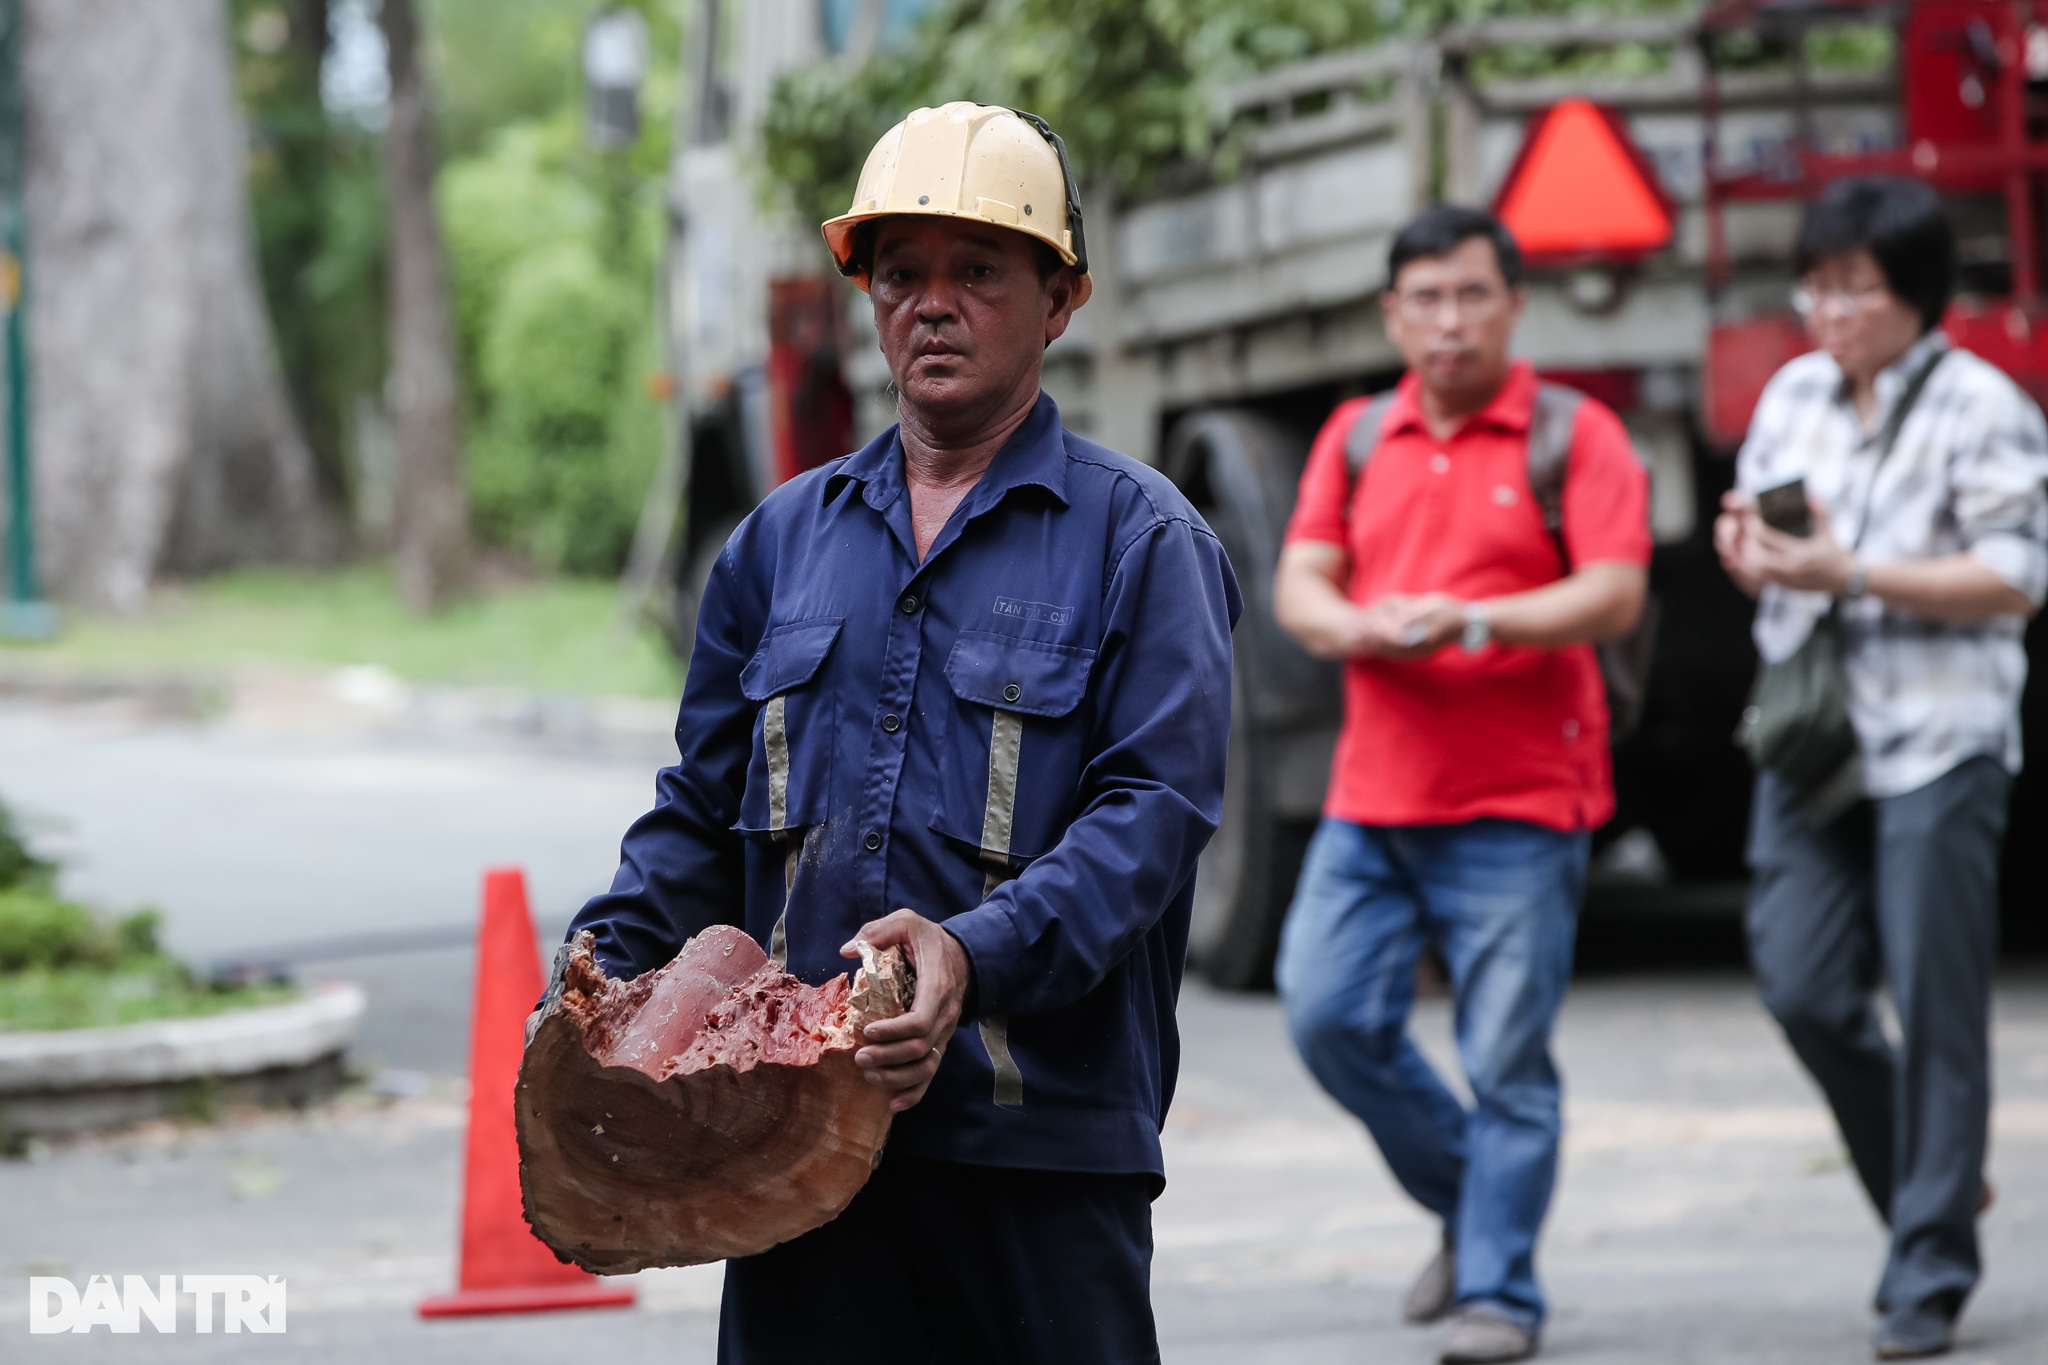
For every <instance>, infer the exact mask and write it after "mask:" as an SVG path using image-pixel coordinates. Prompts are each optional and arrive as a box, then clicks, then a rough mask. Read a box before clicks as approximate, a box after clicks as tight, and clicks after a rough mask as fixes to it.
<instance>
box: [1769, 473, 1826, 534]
mask: <svg viewBox="0 0 2048 1365" xmlns="http://www.w3.org/2000/svg"><path fill="white" fill-rule="evenodd" d="M1756 510H1757V515H1758V516H1761V517H1762V518H1763V519H1764V525H1766V526H1768V527H1771V528H1772V529H1773V530H1777V531H1783V532H1784V533H1785V534H1786V535H1791V536H1810V535H1812V534H1813V509H1812V508H1810V507H1808V506H1807V505H1806V480H1805V479H1794V480H1792V481H1791V482H1790V483H1781V484H1779V485H1778V486H1777V487H1776V488H1766V489H1765V490H1764V491H1763V492H1761V493H1759V494H1757V495H1756Z"/></svg>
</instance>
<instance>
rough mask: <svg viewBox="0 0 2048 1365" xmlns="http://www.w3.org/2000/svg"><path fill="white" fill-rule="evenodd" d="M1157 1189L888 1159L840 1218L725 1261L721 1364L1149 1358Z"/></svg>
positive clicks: (1044, 1364) (1076, 1176) (904, 1364)
mask: <svg viewBox="0 0 2048 1365" xmlns="http://www.w3.org/2000/svg"><path fill="white" fill-rule="evenodd" d="M1155 1188H1156V1185H1155V1181H1154V1180H1153V1178H1152V1177H1151V1176H1149V1175H1094V1174H1082V1173H1070V1172H1064V1171H1025V1170H1010V1169H1005V1168H1002V1167H995V1166H968V1165H960V1164H956V1163H952V1162H943V1161H924V1160H920V1159H918V1158H915V1157H907V1156H897V1155H886V1156H884V1157H883V1159H882V1164H881V1166H880V1168H879V1169H877V1170H876V1172H875V1174H874V1178H873V1179H871V1180H869V1181H868V1183H867V1185H866V1186H865V1187H864V1188H863V1189H862V1190H861V1192H860V1193H859V1194H857V1195H855V1196H854V1200H853V1202H852V1203H851V1204H849V1205H848V1206H847V1208H846V1211H845V1212H844V1213H842V1214H840V1215H839V1217H837V1218H835V1219H834V1220H832V1221H831V1222H830V1223H827V1224H826V1225H825V1226H824V1227H821V1228H819V1229H817V1230H816V1231H815V1232H810V1233H806V1234H805V1235H804V1236H802V1237H799V1238H797V1239H796V1240H794V1241H791V1242H785V1243H783V1244H782V1245H781V1246H779V1247H775V1248H773V1249H771V1250H769V1251H766V1252H763V1253H762V1254H761V1255H759V1256H749V1257H746V1258H744V1259H742V1260H736V1261H728V1262H726V1266H725V1299H724V1302H723V1304H722V1306H721V1308H720V1312H719V1320H718V1359H719V1362H720V1365H813V1363H814V1362H818V1361H831V1362H833V1365H870V1363H871V1362H872V1365H927V1362H930V1363H931V1365H940V1363H941V1362H943V1363H944V1365H955V1363H956V1362H960V1361H970V1360H971V1361H975V1362H977V1365H1097V1363H1098V1362H1099V1365H1149V1363H1150V1362H1154V1361H1157V1360H1158V1359H1159V1342H1158V1336H1157V1333H1156V1332H1155V1330H1154V1328H1153V1323H1152V1196H1153V1193H1154V1190H1155Z"/></svg>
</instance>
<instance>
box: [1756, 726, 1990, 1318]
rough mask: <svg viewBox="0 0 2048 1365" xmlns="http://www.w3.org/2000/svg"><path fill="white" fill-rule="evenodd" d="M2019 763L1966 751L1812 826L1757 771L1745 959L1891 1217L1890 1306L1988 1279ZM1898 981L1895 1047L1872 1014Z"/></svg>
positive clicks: (1951, 1297)
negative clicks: (1980, 1228)
mask: <svg viewBox="0 0 2048 1365" xmlns="http://www.w3.org/2000/svg"><path fill="white" fill-rule="evenodd" d="M2011 787H2012V778H2011V777H2010V776H2009V775H2008V774H2007V772H2006V771H2005V769H2004V768H2003V767H2002V766H2000V765H1999V764H1998V763H1997V762H1996V761H1994V760H1992V759H1990V758H1973V759H1971V760H1969V761H1968V762H1966V763H1963V764H1961V765H1960V766H1958V767H1956V768H1954V769H1952V770H1950V771H1949V772H1948V773H1947V774H1945V775H1944V776H1942V777H1938V778H1936V779H1935V780H1934V781H1932V782H1930V783H1928V784H1927V785H1926V786H1924V787H1921V788H1918V789H1917V790H1914V791H1910V792H1907V793H1905V794H1904V795H1902V796H1893V797H1886V798H1883V799H1881V800H1876V801H1866V802H1863V803H1862V804H1860V805H1858V806H1857V807H1855V808H1854V809H1853V810H1851V811H1850V812H1849V813H1848V814H1846V815H1844V816H1842V817H1840V818H1839V819H1837V820H1835V821H1833V822H1832V823H1830V824H1827V825H1825V826H1822V827H1821V828H1818V829H1815V828H1813V827H1812V826H1810V825H1809V824H1808V823H1807V821H1806V818H1805V817H1804V816H1803V815H1802V814H1801V813H1800V811H1799V807H1798V803H1797V799H1796V797H1795V795H1794V794H1793V793H1792V792H1791V791H1790V790H1789V789H1787V787H1786V786H1785V784H1784V783H1783V782H1781V781H1780V780H1778V779H1777V778H1775V777H1773V776H1772V775H1771V774H1769V773H1765V774H1764V775H1763V776H1762V777H1761V778H1760V779H1759V780H1758V782H1757V789H1756V806H1755V810H1754V814H1753V815H1752V817H1751V827H1750V847H1749V859H1750V866H1751V868H1752V869H1753V870H1754V872H1755V874H1756V875H1755V880H1754V881H1753V882H1752V884H1751V891H1750V904H1749V943H1750V956H1751V958H1752V959H1753V961H1754V962H1755V964H1756V972H1757V978H1758V981H1759V984H1760V986H1761V990H1762V994H1763V1000H1764V1004H1765V1006H1766V1007H1768V1008H1769V1010H1770V1011H1771V1013H1772V1014H1773V1015H1775V1016H1776V1017H1777V1020H1778V1023H1779V1025H1780V1026H1781V1027H1782V1028H1783V1029H1784V1030H1785V1037H1786V1040H1787V1041H1788V1042H1790V1043H1791V1044H1792V1050H1793V1051H1794V1052H1796V1053H1798V1054H1799V1060H1800V1061H1801V1062H1803V1063H1805V1065H1806V1069H1807V1070H1808V1071H1810V1072H1811V1073H1813V1078H1814V1080H1815V1081H1817V1082H1819V1084H1820V1088H1821V1090H1822V1091H1823V1092H1824V1093H1825V1094H1826V1095H1827V1099H1828V1104H1829V1106H1830V1107H1831V1108H1832V1109H1833V1110H1834V1112H1835V1121H1836V1122H1837V1123H1838V1124H1840V1125H1841V1129H1842V1139H1843V1141H1844V1142H1845V1143H1846V1144H1847V1146H1848V1148H1849V1156H1850V1159H1851V1160H1852V1161H1853V1162H1854V1163H1855V1165H1856V1174H1857V1175H1858V1176H1859V1177H1861V1179H1862V1181H1863V1188H1864V1189H1865V1190H1866V1191H1868V1192H1869V1195H1870V1199H1871V1202H1872V1203H1873V1204H1875V1205H1876V1206H1877V1211H1878V1213H1879V1214H1880V1215H1882V1216H1883V1217H1884V1219H1885V1221H1886V1222H1887V1223H1888V1224H1889V1225H1890V1227H1891V1239H1892V1245H1891V1255H1890V1257H1889V1259H1888V1261H1887V1263H1886V1265H1885V1271H1884V1279H1883V1281H1882V1282H1881V1284H1880V1285H1879V1287H1878V1293H1877V1299H1878V1306H1879V1307H1880V1308H1891V1307H1904V1306H1906V1305H1908V1304H1915V1303H1921V1302H1924V1301H1926V1300H1929V1299H1934V1300H1937V1301H1940V1302H1942V1303H1943V1304H1945V1305H1946V1306H1947V1307H1948V1308H1950V1309H1951V1310H1953V1309H1954V1308H1956V1307H1959V1306H1960V1305H1961V1303H1962V1301H1963V1299H1964V1298H1965V1297H1967V1296H1968V1294H1969V1292H1970V1290H1971V1289H1972V1288H1974V1287H1975V1285H1976V1283H1977V1276H1978V1253H1977V1206H1978V1201H1979V1199H1980V1198H1981V1197H1982V1193H1983V1183H1982V1182H1983V1173H1984V1148H1985V1142H1986V1139H1987V1137H1988V1129H1989V1124H1990V1114H1991V1075H1990V1072H1991V1036H1990V1023H1991V1021H1990V1008H1991V968H1992V964H1993V962H1994V960H1995V959H1996V957H1997V954H1998V855H1999V847H2000V844H2001V843H2002V842H2003V839H2004V835H2005V816H2006V797H2007V794H2008V793H2009V792H2010V790H2011ZM1880 976H1881V977H1882V979H1883V980H1884V981H1885V982H1886V983H1887V984H1888V985H1889V986H1890V987H1891V996H1892V1003H1893V1005H1894V1006H1895V1007H1896V1009H1897V1011H1898V1017H1899V1032H1900V1039H1899V1044H1898V1046H1897V1047H1894V1046H1893V1045H1892V1043H1891V1042H1890V1041H1889V1040H1888V1039H1887V1038H1886V1037H1885V1035H1884V1031H1883V1029H1882V1028H1881V1027H1880V1025H1879V1021H1878V1014H1877V1000H1876V992H1877V984H1878V981H1879V979H1880Z"/></svg>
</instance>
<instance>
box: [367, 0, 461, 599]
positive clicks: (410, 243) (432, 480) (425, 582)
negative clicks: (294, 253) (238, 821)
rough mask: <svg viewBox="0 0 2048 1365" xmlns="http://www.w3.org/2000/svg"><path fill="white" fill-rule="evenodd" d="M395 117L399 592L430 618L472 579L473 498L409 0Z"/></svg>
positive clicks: (387, 1) (393, 399) (392, 43)
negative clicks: (467, 483)
mask: <svg viewBox="0 0 2048 1365" xmlns="http://www.w3.org/2000/svg"><path fill="white" fill-rule="evenodd" d="M382 22H383V25H384V41H385V44H386V46H387V48H388V49H389V53H390V58H389V60H390V64H391V121H390V123H389V125H388V126H387V127H386V129H385V133H384V175H385V181H386V197H387V200H388V202H389V206H390V207H389V209H388V213H389V219H388V221H389V233H388V236H389V241H388V244H387V247H386V251H387V260H388V261H389V266H388V269H389V271H390V274H389V277H388V278H389V286H390V316H391V323H390V326H391V381H390V384H389V386H388V389H387V399H388V401H389V403H390V407H391V419H392V427H393V436H394V439H395V441H396V444H397V447H398V508H397V526H396V528H395V530H396V540H397V556H396V558H397V567H398V586H399V591H400V592H401V593H402V594H403V595H404V597H405V601H406V605H408V606H409V607H411V608H412V609H413V610H414V611H420V612H425V611H432V610H434V609H435V608H437V607H439V606H440V605H441V604H442V603H444V602H446V601H447V600H448V598H449V597H450V596H451V595H453V594H455V593H459V592H460V591H462V589H463V588H465V587H466V586H467V585H468V581H469V568H470V557H469V497H468V494H467V491H466V490H465V488H464V486H463V479H462V413H461V407H460V403H461V395H460V393H459V392H458V390H457V386H456V368H455V326H454V321H453V319H452V318H451V316H450V313H449V303H448V264H447V254H446V252H445V250H444V248H443V246H442V242H441V223H440V219H439V217H438V216H437V215H436V213H435V209H434V167H435V160H436V157H435V148H434V125H433V108H432V103H431V101H430V100H429V99H428V96H427V85H426V75H425V73H424V72H423V71H421V69H420V63H419V48H420V43H419V22H418V11H417V9H416V8H415V6H414V3H413V0H384V3H383V7H382Z"/></svg>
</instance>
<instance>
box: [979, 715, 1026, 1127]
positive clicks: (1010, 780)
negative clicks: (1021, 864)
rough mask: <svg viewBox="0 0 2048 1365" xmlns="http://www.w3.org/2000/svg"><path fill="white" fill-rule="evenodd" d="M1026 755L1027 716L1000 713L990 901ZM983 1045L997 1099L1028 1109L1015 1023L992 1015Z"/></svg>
mask: <svg viewBox="0 0 2048 1365" xmlns="http://www.w3.org/2000/svg"><path fill="white" fill-rule="evenodd" d="M1023 752H1024V717H1022V716H1020V715H1018V714H1016V713H1015V712H1013V711H997V712H996V713H995V720H994V721H993V722H991V723H990V727H989V737H988V809H987V811H986V812H985V813H984V814H983V815H982V817H981V856H982V861H983V862H985V863H987V864H988V876H987V877H986V878H985V879H984V880H983V882H982V889H981V895H982V899H984V900H986V899H987V898H988V896H989V893H990V892H992V891H994V890H995V889H996V888H997V887H998V886H1000V885H1002V884H1003V882H1004V881H1005V880H1006V879H1007V878H1008V877H1009V875H1010V837H1011V831H1012V828H1013V826H1014V825H1015V823H1016V818H1017V767H1018V762H1019V760H1020V758H1021V756H1022V755H1023ZM980 1030H981V1045H982V1046H983V1047H984V1048H987V1049H988V1061H989V1066H990V1068H991V1069H992V1070H993V1071H994V1072H995V1080H996V1085H995V1101H996V1103H997V1104H998V1105H999V1106H1001V1107H1002V1108H1005V1109H1019V1108H1022V1107H1023V1105H1024V1073H1023V1072H1021V1071H1019V1070H1018V1069H1017V1059H1016V1058H1015V1057H1013V1056H1011V1055H1010V1021H1009V1019H1008V1018H1007V1017H1005V1016H1003V1015H1000V1014H992V1015H988V1016H987V1017H985V1018H984V1019H982V1021H981V1024H980Z"/></svg>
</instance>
